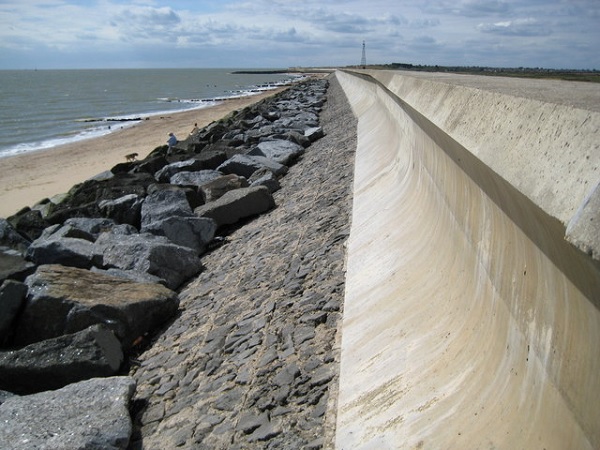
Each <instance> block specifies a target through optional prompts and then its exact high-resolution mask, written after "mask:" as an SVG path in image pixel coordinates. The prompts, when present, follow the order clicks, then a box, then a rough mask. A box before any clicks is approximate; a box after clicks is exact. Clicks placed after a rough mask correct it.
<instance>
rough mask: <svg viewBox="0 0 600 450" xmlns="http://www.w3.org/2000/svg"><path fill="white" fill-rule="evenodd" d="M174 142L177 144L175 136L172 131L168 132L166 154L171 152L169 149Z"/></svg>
mask: <svg viewBox="0 0 600 450" xmlns="http://www.w3.org/2000/svg"><path fill="white" fill-rule="evenodd" d="M175 144H177V138H176V137H175V135H174V134H173V133H169V139H168V140H167V145H168V146H169V149H168V150H167V155H170V154H171V151H172V149H173V146H174V145H175Z"/></svg>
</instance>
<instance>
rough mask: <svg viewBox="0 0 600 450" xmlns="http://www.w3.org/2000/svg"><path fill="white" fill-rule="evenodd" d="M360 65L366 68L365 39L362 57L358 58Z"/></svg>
mask: <svg viewBox="0 0 600 450" xmlns="http://www.w3.org/2000/svg"><path fill="white" fill-rule="evenodd" d="M360 65H361V66H362V68H363V69H366V68H367V51H366V50H365V41H363V52H362V58H361V59H360Z"/></svg>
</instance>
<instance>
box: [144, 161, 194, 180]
mask: <svg viewBox="0 0 600 450" xmlns="http://www.w3.org/2000/svg"><path fill="white" fill-rule="evenodd" d="M202 169H204V167H203V164H202V162H201V161H199V160H197V159H187V160H185V161H178V162H174V163H171V164H168V165H166V166H165V167H163V168H162V169H160V170H159V171H158V172H156V173H155V174H154V178H156V180H157V181H159V182H161V183H167V182H169V180H170V179H171V177H172V176H173V175H175V174H176V173H179V172H197V171H199V170H202Z"/></svg>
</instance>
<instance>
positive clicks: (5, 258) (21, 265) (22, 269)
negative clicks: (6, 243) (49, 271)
mask: <svg viewBox="0 0 600 450" xmlns="http://www.w3.org/2000/svg"><path fill="white" fill-rule="evenodd" d="M34 270H35V264H33V263H32V262H30V261H26V260H25V258H24V257H23V256H22V255H21V252H19V251H17V250H13V249H11V248H7V247H0V283H2V282H3V281H4V280H7V279H13V280H19V281H23V280H24V279H25V278H26V277H27V276H29V275H31V274H32V273H33V271H34Z"/></svg>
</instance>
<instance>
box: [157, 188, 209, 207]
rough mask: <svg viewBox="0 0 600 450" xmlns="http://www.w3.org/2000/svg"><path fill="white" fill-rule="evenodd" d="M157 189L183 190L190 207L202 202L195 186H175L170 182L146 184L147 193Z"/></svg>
mask: <svg viewBox="0 0 600 450" xmlns="http://www.w3.org/2000/svg"><path fill="white" fill-rule="evenodd" d="M158 191H183V192H184V193H185V196H186V198H187V201H188V203H189V205H190V207H191V208H192V209H194V208H197V207H198V206H200V205H203V204H204V200H203V199H202V195H201V194H200V192H199V190H198V187H197V186H177V185H174V184H170V183H156V184H151V185H150V186H148V195H151V194H154V193H156V192H158Z"/></svg>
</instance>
